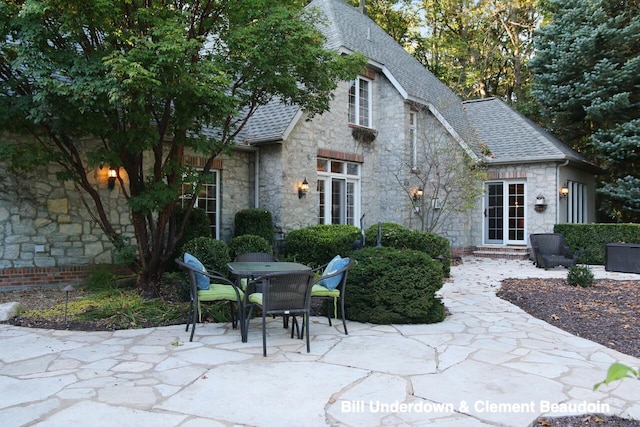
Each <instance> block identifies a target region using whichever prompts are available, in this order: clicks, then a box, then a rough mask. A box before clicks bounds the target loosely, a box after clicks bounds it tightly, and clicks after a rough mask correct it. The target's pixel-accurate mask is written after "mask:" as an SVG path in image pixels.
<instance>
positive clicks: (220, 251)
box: [182, 237, 231, 274]
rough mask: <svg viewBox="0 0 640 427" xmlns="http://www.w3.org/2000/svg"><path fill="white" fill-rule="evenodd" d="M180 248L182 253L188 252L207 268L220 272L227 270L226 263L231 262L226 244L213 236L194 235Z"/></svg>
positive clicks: (223, 272)
mask: <svg viewBox="0 0 640 427" xmlns="http://www.w3.org/2000/svg"><path fill="white" fill-rule="evenodd" d="M182 249H183V253H184V252H189V253H190V254H191V255H193V256H194V257H196V258H198V259H199V260H200V262H202V264H203V265H204V266H205V268H206V269H207V270H216V271H218V272H219V273H222V274H225V273H226V272H227V264H228V263H229V262H231V257H230V256H229V247H228V246H227V244H226V243H225V242H224V241H222V240H216V239H214V238H213V237H196V238H195V239H191V240H189V241H188V242H187V243H185V245H184V246H183V247H182Z"/></svg>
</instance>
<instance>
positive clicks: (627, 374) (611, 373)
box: [593, 362, 640, 391]
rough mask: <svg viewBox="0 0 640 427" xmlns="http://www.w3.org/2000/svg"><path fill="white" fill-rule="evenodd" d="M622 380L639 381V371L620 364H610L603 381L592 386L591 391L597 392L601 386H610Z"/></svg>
mask: <svg viewBox="0 0 640 427" xmlns="http://www.w3.org/2000/svg"><path fill="white" fill-rule="evenodd" d="M624 378H636V379H640V370H638V368H635V369H634V368H632V367H630V366H627V365H625V364H623V363H620V362H615V363H612V364H611V366H609V370H608V371H607V377H606V378H605V380H604V381H601V382H599V383H596V384H594V386H593V390H594V391H595V390H597V389H598V388H599V387H600V386H601V385H603V384H610V383H612V382H614V381H620V380H622V379H624Z"/></svg>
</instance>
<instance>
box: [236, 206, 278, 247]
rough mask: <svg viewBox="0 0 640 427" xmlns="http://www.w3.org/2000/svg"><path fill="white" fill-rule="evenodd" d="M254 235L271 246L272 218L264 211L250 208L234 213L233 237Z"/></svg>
mask: <svg viewBox="0 0 640 427" xmlns="http://www.w3.org/2000/svg"><path fill="white" fill-rule="evenodd" d="M243 234H255V235H257V236H261V237H262V238H264V239H265V240H266V241H267V242H268V243H269V244H270V245H273V241H274V235H273V216H272V215H271V212H269V211H268V210H266V209H258V208H250V209H243V210H241V211H238V212H236V215H235V218H234V231H233V236H234V237H238V236H242V235H243Z"/></svg>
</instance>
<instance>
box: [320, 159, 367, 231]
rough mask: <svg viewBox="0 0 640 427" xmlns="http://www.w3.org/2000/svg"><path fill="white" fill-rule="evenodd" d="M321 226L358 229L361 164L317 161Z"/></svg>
mask: <svg viewBox="0 0 640 427" xmlns="http://www.w3.org/2000/svg"><path fill="white" fill-rule="evenodd" d="M317 170H318V188H317V190H318V224H348V225H355V226H358V225H359V224H357V221H356V218H358V217H359V216H360V164H359V163H352V162H343V161H339V160H329V159H318V167H317Z"/></svg>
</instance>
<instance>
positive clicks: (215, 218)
mask: <svg viewBox="0 0 640 427" xmlns="http://www.w3.org/2000/svg"><path fill="white" fill-rule="evenodd" d="M219 176H220V174H219V173H218V171H211V172H209V174H208V175H207V176H206V180H205V181H203V183H202V185H201V186H200V190H199V191H198V194H197V195H196V204H195V207H197V208H200V209H203V210H204V211H205V212H206V213H207V216H208V217H209V223H210V226H211V237H213V238H216V239H219V238H220V235H219V234H220V231H219V230H218V223H219V203H218V201H219V200H220V182H219V179H220V178H219ZM193 190H194V186H193V184H191V183H184V184H182V195H181V197H180V198H181V200H182V207H184V206H185V205H186V204H187V203H189V201H190V200H191V196H192V194H193Z"/></svg>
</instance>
